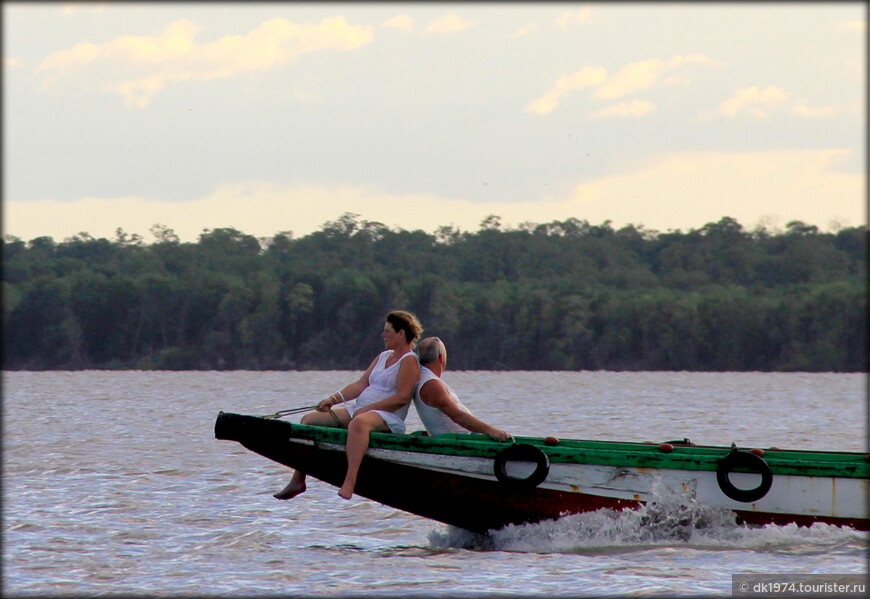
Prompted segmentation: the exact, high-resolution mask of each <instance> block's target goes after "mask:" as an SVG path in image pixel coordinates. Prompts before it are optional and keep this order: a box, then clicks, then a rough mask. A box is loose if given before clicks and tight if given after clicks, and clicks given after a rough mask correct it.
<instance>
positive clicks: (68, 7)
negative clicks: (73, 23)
mask: <svg viewBox="0 0 870 599" xmlns="http://www.w3.org/2000/svg"><path fill="white" fill-rule="evenodd" d="M80 9H81V10H85V9H90V10H91V11H93V12H95V13H101V12H104V11H105V10H106V4H105V3H104V2H70V3H68V4H64V5H63V14H65V15H71V14H73V13H74V12H78V11H79V10H80Z"/></svg>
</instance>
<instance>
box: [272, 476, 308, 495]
mask: <svg viewBox="0 0 870 599" xmlns="http://www.w3.org/2000/svg"><path fill="white" fill-rule="evenodd" d="M305 489H306V486H305V483H297V482H296V481H293V480H291V481H290V483H289V484H288V485H287V486H286V487H284V488H283V489H281V490H280V491H278V492H277V493H275V494H274V495H273V496H272V497H274V498H275V499H293V498H294V497H296V496H297V495H299V494H300V493H304V492H305Z"/></svg>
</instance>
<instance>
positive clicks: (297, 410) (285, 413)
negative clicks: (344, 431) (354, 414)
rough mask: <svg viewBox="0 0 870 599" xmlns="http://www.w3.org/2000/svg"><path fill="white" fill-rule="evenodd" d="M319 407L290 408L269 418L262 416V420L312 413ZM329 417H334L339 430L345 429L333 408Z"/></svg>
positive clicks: (270, 415)
mask: <svg viewBox="0 0 870 599" xmlns="http://www.w3.org/2000/svg"><path fill="white" fill-rule="evenodd" d="M316 409H317V406H302V407H299V408H290V409H289V410H281V411H280V412H275V413H274V414H269V415H267V416H260V418H268V419H269V420H274V419H277V418H283V417H284V416H289V415H290V414H299V413H301V412H310V411H312V410H316ZM329 415H330V416H332V419H333V420H335V425H336V426H337V427H339V428H344V425H343V424H342V423H341V420H339V418H338V416H337V415H336V413H335V412H333V411H332V408H329Z"/></svg>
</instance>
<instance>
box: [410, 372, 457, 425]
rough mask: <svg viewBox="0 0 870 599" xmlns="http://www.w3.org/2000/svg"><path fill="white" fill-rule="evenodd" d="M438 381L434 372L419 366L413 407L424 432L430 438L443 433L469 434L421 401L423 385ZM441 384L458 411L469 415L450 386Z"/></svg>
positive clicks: (443, 414) (445, 415)
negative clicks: (423, 427)
mask: <svg viewBox="0 0 870 599" xmlns="http://www.w3.org/2000/svg"><path fill="white" fill-rule="evenodd" d="M433 379H435V380H439V381H441V379H440V378H439V377H438V375H436V374H435V373H434V372H432V371H431V370H429V369H428V368H426V367H425V366H420V378H419V379H418V380H417V386H416V387H414V407H415V408H417V414H419V415H420V421H421V422H422V423H423V426H425V427H426V432H428V433H429V435H430V436H433V437H434V436H435V435H441V434H444V433H467V432H469V431H468V430H467V429H466V428H465V427H463V426H460V425H459V424H457V423H455V422H453V420H451V419H450V417H449V416H448V415H447V414H445V413H444V412H442V411H441V410H439V409H438V408H433V407H431V406H427V405H426V404H425V403H424V402H423V399H422V398H421V397H420V389H422V388H423V385H425V384H426V383H428V382H429V381H431V380H433ZM441 384H442V385H444V386H445V387H446V388H447V393H448V394H449V395H450V399H452V400H453V401H454V402H455V403H456V405H458V406H459V409H460V410H462V411H463V412H467V413H469V414H471V410H469V409H468V408H466V407H465V406H464V405H463V404H462V402H461V401H459V397H457V396H456V393H455V392H454V391H453V389H451V388H450V386H449V385H448V384H447V383H445V382H444V381H441Z"/></svg>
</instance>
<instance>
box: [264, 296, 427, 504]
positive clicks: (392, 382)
mask: <svg viewBox="0 0 870 599" xmlns="http://www.w3.org/2000/svg"><path fill="white" fill-rule="evenodd" d="M422 332H423V327H422V326H420V323H419V322H418V321H417V318H416V317H415V316H414V315H413V314H411V313H410V312H403V311H399V310H397V311H393V312H390V313H389V314H388V315H387V318H386V322H385V323H384V330H383V333H382V334H381V337H382V338H383V340H384V347H385V348H386V350H385V351H383V352H381V353H380V354H379V355H378V356H377V357H376V358H375V359H374V360H373V361H372V363H371V364H370V365H369V367H368V368H367V369H366V371H365V372H364V373H363V375H362V376H361V377H360V378H359V379H357V380H356V381H354V382H353V383H350V384H349V385H346V386H345V387H344V388H343V389H341V390H340V391H337V392H335V393H333V394H332V395H330V396H329V397H328V398H326V399H324V400H322V401H321V402H320V403H319V404H317V411H316V412H309V413H308V414H306V415H305V416H303V417H302V421H301V422H302V424H311V425H314V426H340V427H347V431H348V432H347V444H346V446H345V451H346V453H347V475H346V476H345V479H344V483H343V484H342V486H341V489H339V491H338V494H339V495H340V496H341V497H342V498H344V499H350V498H351V497H352V496H353V490H354V488H355V487H356V477H357V474H358V473H359V467H360V463H361V462H362V458H363V456H364V455H365V452H366V450H367V449H368V446H369V433H371V432H372V431H378V432H386V433H389V432H392V433H400V434H401V433H404V432H405V417H406V416H407V415H408V408H409V406H410V405H411V397H412V395H413V394H414V386H415V385H416V383H417V379H418V377H419V376H420V365H419V363H418V362H417V355H416V354H415V353H414V351H413V350H414V345H415V343H416V342H417V339H419V337H420V333H422ZM352 399H355V400H356V401H355V402H354V403H353V404H350V405H348V404H347V402H349V401H350V400H352ZM337 404H343V406H344V407H341V408H336V409H335V410H333V409H332V407H333V406H335V405H337ZM304 491H305V473H304V472H301V471H299V470H296V471H295V472H294V473H293V477H292V478H291V479H290V483H289V484H288V485H287V486H286V487H284V488H283V489H282V490H281V491H279V492H278V493H276V494H275V497H276V498H278V499H290V498H291V497H295V496H296V495H299V494H300V493H302V492H304Z"/></svg>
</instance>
